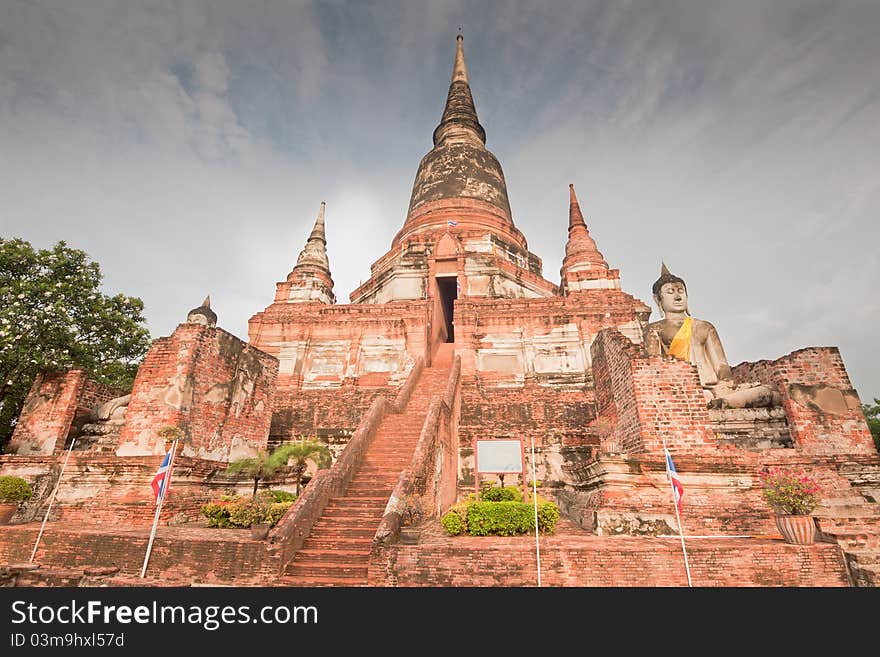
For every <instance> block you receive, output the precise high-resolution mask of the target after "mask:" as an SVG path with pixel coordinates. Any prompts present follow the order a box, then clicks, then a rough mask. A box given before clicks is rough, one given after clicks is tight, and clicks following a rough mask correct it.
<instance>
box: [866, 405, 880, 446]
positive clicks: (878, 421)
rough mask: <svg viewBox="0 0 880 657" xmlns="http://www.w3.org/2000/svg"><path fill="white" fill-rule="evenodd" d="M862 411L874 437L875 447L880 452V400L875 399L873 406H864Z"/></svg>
mask: <svg viewBox="0 0 880 657" xmlns="http://www.w3.org/2000/svg"><path fill="white" fill-rule="evenodd" d="M862 411H864V413H865V420H867V422H868V428H869V429H870V430H871V435H872V436H874V446H875V447H876V448H877V451H878V452H880V399H877V398H876V397H875V398H874V403H873V404H862Z"/></svg>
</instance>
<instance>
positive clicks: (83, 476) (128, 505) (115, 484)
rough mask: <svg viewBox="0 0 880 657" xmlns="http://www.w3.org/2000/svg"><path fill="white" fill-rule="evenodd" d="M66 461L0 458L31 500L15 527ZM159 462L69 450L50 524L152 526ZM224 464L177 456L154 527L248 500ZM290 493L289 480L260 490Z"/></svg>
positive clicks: (39, 503)
mask: <svg viewBox="0 0 880 657" xmlns="http://www.w3.org/2000/svg"><path fill="white" fill-rule="evenodd" d="M65 457H66V454H65V453H59V454H56V455H55V456H52V457H43V458H39V457H23V456H10V455H4V456H2V457H0V473H2V474H4V475H5V474H9V475H17V476H20V477H23V478H24V479H25V480H27V481H28V482H29V483H30V484H31V485H32V486H33V487H34V497H33V499H32V500H30V501H29V502H27V503H26V504H25V505H24V506H23V507H22V508H21V509H20V511H19V513H18V514H17V515H16V517H15V519H14V520H15V521H16V522H27V521H41V520H42V519H43V515H44V514H45V511H46V506H45V504H46V502H47V501H48V497H49V495H50V494H51V492H52V489H53V488H54V487H55V484H56V482H57V481H58V476H59V474H60V471H61V465H62V463H63V462H64V460H65ZM161 460H162V457H161V456H159V455H156V456H137V457H124V458H119V457H114V456H112V455H111V456H104V455H96V454H89V453H82V452H77V451H74V452H73V454H72V456H71V457H70V460H69V461H68V463H67V467H66V469H65V471H64V475H63V478H62V481H61V485H60V486H59V488H58V493H57V496H56V498H55V502H54V504H53V506H52V512H51V515H50V518H49V519H50V521H52V522H55V521H58V522H77V523H81V524H82V525H83V526H89V525H91V526H97V525H101V526H108V527H109V526H120V527H141V526H149V525H150V524H151V523H152V522H153V513H154V511H155V505H154V499H153V492H152V489H151V487H150V482H151V481H152V479H153V476H154V475H155V473H156V469H157V468H158V467H159V463H160V462H161ZM225 469H226V464H225V463H217V462H216V461H209V460H203V459H193V458H189V457H185V456H178V457H177V458H176V459H175V466H174V472H173V475H172V481H171V492H170V494H169V496H168V498H167V499H166V502H165V504H164V506H163V508H162V517H161V519H160V524H162V525H165V524H168V523H172V524H180V523H184V522H193V521H197V522H200V521H202V520H204V519H203V518H202V517H201V515H200V512H199V511H200V507H201V505H202V504H204V503H206V502H209V501H211V500H214V499H217V498H218V497H219V496H220V495H222V494H224V493H226V492H238V493H239V494H246V495H249V494H250V493H251V491H252V486H253V482H252V481H251V480H248V479H247V478H245V477H240V476H237V477H233V476H229V475H227V474H226V473H225ZM266 485H271V487H273V488H284V489H286V490H291V491H292V490H294V487H295V482H294V481H293V479H292V477H289V478H288V479H285V478H284V477H277V478H276V479H274V480H271V481H267V482H263V483H261V486H262V487H265V486H266Z"/></svg>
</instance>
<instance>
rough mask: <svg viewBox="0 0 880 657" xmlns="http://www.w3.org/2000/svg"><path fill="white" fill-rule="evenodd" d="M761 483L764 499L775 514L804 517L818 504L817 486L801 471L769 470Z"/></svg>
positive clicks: (763, 474) (763, 475)
mask: <svg viewBox="0 0 880 657" xmlns="http://www.w3.org/2000/svg"><path fill="white" fill-rule="evenodd" d="M761 482H762V483H763V485H764V488H763V490H762V491H761V492H762V494H763V496H764V499H765V500H767V503H768V504H769V505H770V506H771V507H772V508H773V511H774V512H775V513H777V514H786V515H796V516H806V515H809V514H810V512H812V510H813V509H815V508H816V505H817V504H819V497H818V495H819V484H817V483H816V481H815V480H814V479H813V478H811V477H810V476H809V475H808V474H807V473H806V472H804V471H803V470H784V469H782V468H770V469H769V470H768V471H767V472H766V473H762V474H761Z"/></svg>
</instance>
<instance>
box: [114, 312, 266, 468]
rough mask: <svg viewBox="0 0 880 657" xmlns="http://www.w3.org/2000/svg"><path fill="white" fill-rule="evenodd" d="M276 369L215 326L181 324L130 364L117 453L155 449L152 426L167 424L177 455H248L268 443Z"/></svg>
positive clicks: (231, 457) (157, 444) (158, 451)
mask: <svg viewBox="0 0 880 657" xmlns="http://www.w3.org/2000/svg"><path fill="white" fill-rule="evenodd" d="M277 371H278V361H277V360H276V359H275V358H274V357H272V356H270V355H269V354H266V353H263V352H262V351H260V350H259V349H256V348H254V347H252V346H250V345H248V344H247V343H245V342H242V341H241V340H239V339H238V338H236V337H235V336H233V335H231V334H230V333H227V332H226V331H223V330H222V329H217V328H212V327H207V326H201V325H198V324H181V325H180V326H178V327H177V329H176V330H175V331H174V333H173V334H172V335H171V336H170V337H167V338H160V339H158V340H156V341H155V342H154V343H153V346H152V347H151V348H150V351H149V353H147V356H146V358H145V359H144V362H143V364H142V365H141V367H140V368H139V369H138V374H137V377H136V378H135V382H134V388H133V389H132V399H131V403H129V405H128V410H127V411H126V415H125V426H124V427H123V428H122V432H121V434H120V439H119V449H118V450H117V454H118V455H119V456H134V455H145V454H161V453H162V452H164V451H165V446H164V444H163V441H162V440H161V439H160V438H158V437H157V436H156V431H157V430H158V429H159V428H161V427H163V426H165V425H173V426H179V427H181V428H182V429H183V430H184V431H185V433H186V439H185V442H184V448H183V452H182V453H183V455H185V456H193V457H198V458H207V459H212V460H218V461H227V460H235V459H237V458H241V457H244V456H252V455H253V454H255V453H256V451H257V450H258V449H263V448H265V446H266V442H267V440H268V436H269V426H270V422H271V417H272V397H273V394H274V390H275V380H276V376H277Z"/></svg>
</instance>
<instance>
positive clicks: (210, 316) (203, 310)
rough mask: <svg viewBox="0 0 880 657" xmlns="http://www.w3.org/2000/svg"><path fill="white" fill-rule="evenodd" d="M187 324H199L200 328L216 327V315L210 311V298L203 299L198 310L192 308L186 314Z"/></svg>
mask: <svg viewBox="0 0 880 657" xmlns="http://www.w3.org/2000/svg"><path fill="white" fill-rule="evenodd" d="M186 323H187V324H201V325H202V326H211V327H214V326H217V313H215V312H214V311H213V310H211V296H210V295H208V296H206V297H205V300H204V301H202V305H201V306H199V307H198V308H193V309H192V310H190V311H189V313H187V316H186Z"/></svg>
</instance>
